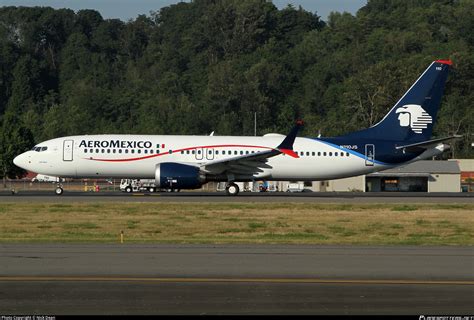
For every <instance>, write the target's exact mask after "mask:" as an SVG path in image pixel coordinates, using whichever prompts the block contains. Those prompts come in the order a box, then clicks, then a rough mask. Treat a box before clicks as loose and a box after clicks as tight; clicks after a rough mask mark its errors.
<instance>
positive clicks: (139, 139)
mask: <svg viewBox="0 0 474 320" xmlns="http://www.w3.org/2000/svg"><path fill="white" fill-rule="evenodd" d="M450 66H451V61H450V60H437V61H434V62H432V63H431V64H430V65H429V66H428V68H427V69H426V70H425V71H424V72H423V73H422V74H421V76H420V77H419V78H418V79H417V80H416V81H415V83H414V84H413V85H412V86H411V87H410V88H409V89H408V91H407V92H406V93H405V94H404V95H403V96H402V97H401V98H400V100H399V101H398V102H397V103H396V104H395V105H394V107H393V108H392V109H391V110H390V111H389V112H388V113H387V114H386V115H385V117H384V118H383V119H382V120H381V121H380V122H379V123H377V124H376V125H374V126H372V127H370V128H368V129H364V130H360V131H356V132H353V133H349V134H346V135H343V136H339V137H331V138H327V137H324V138H311V137H308V138H303V137H297V133H298V130H299V129H300V127H301V126H302V122H301V121H297V123H296V125H295V126H294V127H293V129H292V130H291V131H290V132H289V134H288V135H287V136H283V135H280V134H267V135H264V136H262V137H252V136H250V137H248V136H179V135H175V136H172V135H108V134H107V135H83V136H70V137H62V138H56V139H52V140H48V141H44V142H42V143H39V144H38V145H36V146H35V147H34V148H33V149H32V150H30V151H27V152H25V153H22V154H20V155H19V156H17V157H16V158H15V159H14V163H15V164H16V165H17V166H19V167H21V168H23V169H26V170H28V171H32V172H37V173H41V174H46V175H53V176H59V177H64V178H66V177H70V178H99V177H101V178H140V179H151V178H152V179H155V180H156V184H157V186H159V187H160V188H168V189H195V188H199V187H201V186H202V185H203V184H205V183H206V182H209V181H224V182H226V183H227V187H226V190H227V193H228V194H229V195H236V194H238V192H239V188H238V186H237V184H236V183H235V182H238V181H253V180H267V181H271V180H298V181H317V180H328V179H338V178H345V177H350V176H356V175H360V174H366V173H370V172H375V171H380V170H384V169H388V168H392V167H395V166H399V165H403V164H406V163H408V162H413V161H417V160H422V159H427V158H430V157H432V156H435V155H438V154H441V153H442V152H443V151H445V150H447V149H448V148H449V145H447V144H445V143H444V141H446V140H449V139H452V138H453V137H446V138H440V139H431V134H432V131H433V125H434V123H435V120H436V115H437V112H438V109H439V106H440V101H441V97H442V94H443V90H444V86H445V82H446V78H447V76H448V71H449V68H450ZM62 192H63V189H62V188H61V186H60V185H58V186H57V188H56V193H57V194H62Z"/></svg>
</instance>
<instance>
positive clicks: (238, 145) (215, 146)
mask: <svg viewBox="0 0 474 320" xmlns="http://www.w3.org/2000/svg"><path fill="white" fill-rule="evenodd" d="M233 147H240V148H261V149H269V150H273V148H270V147H264V146H252V145H244V144H224V145H214V146H199V147H190V148H182V149H176V150H171V153H169V151H168V152H162V153H157V154H152V155H148V156H144V157H138V158H127V159H97V158H92V157H90V158H84V159H86V160H94V161H106V162H126V161H137V160H144V159H149V158H154V157H159V156H164V155H166V154H173V153H175V152H181V151H186V150H193V149H212V148H233Z"/></svg>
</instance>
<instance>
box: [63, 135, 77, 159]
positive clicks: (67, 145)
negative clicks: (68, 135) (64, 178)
mask: <svg viewBox="0 0 474 320" xmlns="http://www.w3.org/2000/svg"><path fill="white" fill-rule="evenodd" d="M73 150H74V140H64V142H63V161H72V159H73Z"/></svg>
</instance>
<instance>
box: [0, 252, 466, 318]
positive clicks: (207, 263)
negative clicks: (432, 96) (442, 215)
mask: <svg viewBox="0 0 474 320" xmlns="http://www.w3.org/2000/svg"><path fill="white" fill-rule="evenodd" d="M473 300H474V249H473V248H472V247H421V246H420V247H416V246H413V247H395V246H394V247H390V246H384V247H382V246H356V247H351V246H311V245H306V246H304V245H294V246H293V245H292V246H290V245H288V246H281V245H277V246H276V245H45V244H43V245H22V244H16V245H0V310H1V311H2V313H7V314H18V313H21V314H457V315H459V314H472V313H473V311H474V307H473V305H472V301H473Z"/></svg>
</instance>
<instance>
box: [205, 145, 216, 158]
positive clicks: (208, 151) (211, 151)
mask: <svg viewBox="0 0 474 320" xmlns="http://www.w3.org/2000/svg"><path fill="white" fill-rule="evenodd" d="M205 151H206V159H207V160H213V159H214V149H212V148H209V149H205Z"/></svg>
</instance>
